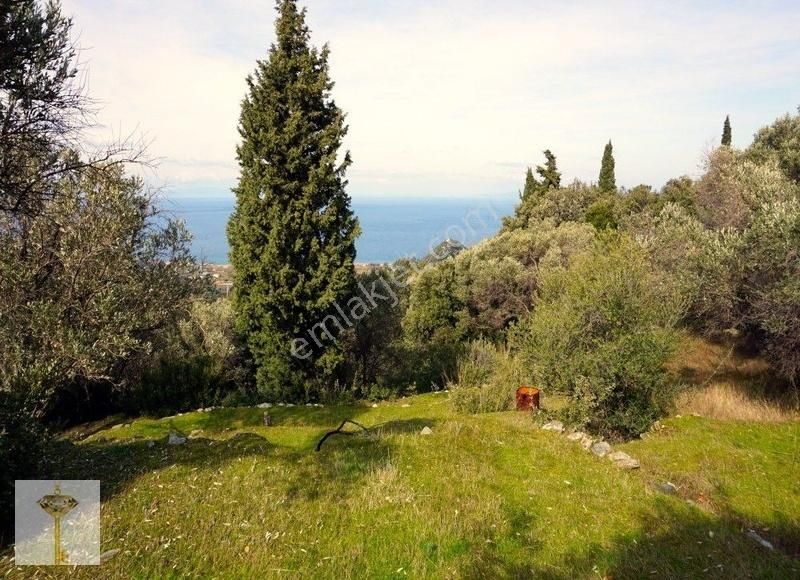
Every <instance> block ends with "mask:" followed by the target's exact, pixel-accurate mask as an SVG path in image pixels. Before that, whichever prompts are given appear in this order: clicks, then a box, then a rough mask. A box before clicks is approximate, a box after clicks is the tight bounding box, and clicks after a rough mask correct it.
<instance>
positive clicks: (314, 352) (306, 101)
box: [228, 0, 359, 399]
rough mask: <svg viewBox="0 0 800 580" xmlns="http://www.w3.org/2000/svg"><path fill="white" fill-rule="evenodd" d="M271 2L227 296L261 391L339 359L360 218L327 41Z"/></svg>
mask: <svg viewBox="0 0 800 580" xmlns="http://www.w3.org/2000/svg"><path fill="white" fill-rule="evenodd" d="M277 11H278V19H277V21H276V32H277V39H276V41H275V43H274V44H273V45H272V46H271V47H270V50H269V57H268V58H267V59H266V60H263V61H259V62H258V64H257V67H256V70H255V73H254V74H252V75H250V76H249V77H248V78H247V85H248V94H247V96H246V97H245V98H244V100H243V102H242V110H241V116H240V119H239V134H240V135H241V139H242V140H241V144H240V145H239V146H238V148H237V157H238V160H239V167H240V174H239V182H238V184H237V186H236V187H235V188H234V193H235V194H236V207H235V210H234V212H233V214H232V215H231V218H230V222H229V223H228V239H229V242H230V248H231V249H230V258H231V263H232V264H233V267H234V271H235V277H234V294H233V304H234V308H235V312H236V320H237V326H238V328H239V330H240V331H241V332H242V333H243V335H244V336H245V338H246V340H247V346H248V348H249V351H250V353H251V355H252V357H253V361H254V363H255V365H256V385H257V388H258V390H259V392H261V393H262V394H263V395H264V396H265V397H267V398H271V399H276V398H279V397H284V398H293V399H299V398H301V397H303V396H305V397H307V398H308V397H310V398H314V397H315V396H316V395H317V394H318V392H319V391H320V390H321V389H324V388H325V386H326V385H328V384H330V383H331V382H332V381H333V380H335V378H336V376H337V371H338V369H339V368H340V366H341V364H340V363H341V362H342V355H341V351H340V348H339V346H338V344H337V342H336V338H337V336H338V335H339V334H340V332H341V330H342V328H343V326H344V325H345V324H346V321H342V320H340V319H339V318H338V316H339V315H338V312H339V309H338V308H337V306H339V307H341V306H342V305H343V301H345V300H347V298H348V296H350V295H351V293H352V291H353V288H354V284H355V272H354V269H353V260H354V259H355V239H356V237H357V236H358V233H359V227H358V221H357V220H356V218H355V216H354V215H353V212H352V211H351V209H350V197H349V196H348V195H347V193H346V192H345V186H346V185H347V181H346V179H345V171H346V169H347V167H348V166H349V165H350V163H351V160H350V154H349V152H347V153H345V154H344V156H343V157H341V158H339V157H338V153H339V149H340V146H341V144H342V139H343V137H344V136H345V133H346V132H347V126H346V125H345V122H344V113H343V112H342V111H341V110H340V109H339V108H338V107H337V106H336V104H335V103H334V101H333V99H332V97H331V89H332V88H333V82H332V81H331V79H330V77H329V74H328V47H327V45H326V46H324V47H323V48H322V49H321V50H318V49H317V48H315V47H312V46H311V45H310V36H309V30H308V27H307V26H306V23H305V9H303V10H298V7H297V2H296V0H278V1H277ZM335 317H337V318H336V319H334V318H335ZM312 337H313V338H315V340H313V341H312ZM317 339H319V340H317Z"/></svg>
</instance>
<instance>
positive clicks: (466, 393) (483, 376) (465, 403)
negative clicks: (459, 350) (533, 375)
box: [449, 340, 524, 413]
mask: <svg viewBox="0 0 800 580" xmlns="http://www.w3.org/2000/svg"><path fill="white" fill-rule="evenodd" d="M523 382H524V380H523V373H522V369H521V367H520V365H519V363H518V361H517V359H516V358H515V357H514V356H513V355H512V354H511V353H510V352H509V350H508V349H507V348H505V347H498V346H496V345H494V344H492V343H491V342H488V341H485V340H476V341H474V342H472V343H470V345H469V349H468V350H467V352H466V353H465V354H464V356H463V357H461V358H460V359H459V361H458V365H457V375H456V382H455V383H451V384H450V385H449V386H450V389H451V398H452V401H453V406H454V407H455V408H456V409H457V410H459V411H464V412H467V413H491V412H495V411H507V410H509V409H511V408H512V406H513V403H514V392H515V391H516V388H517V387H518V386H519V385H520V384H521V383H523Z"/></svg>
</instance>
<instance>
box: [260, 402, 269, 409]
mask: <svg viewBox="0 0 800 580" xmlns="http://www.w3.org/2000/svg"><path fill="white" fill-rule="evenodd" d="M256 407H258V408H259V409H269V408H270V407H272V403H260V404H258V405H256Z"/></svg>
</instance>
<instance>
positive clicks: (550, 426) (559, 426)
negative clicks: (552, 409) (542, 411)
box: [542, 421, 564, 433]
mask: <svg viewBox="0 0 800 580" xmlns="http://www.w3.org/2000/svg"><path fill="white" fill-rule="evenodd" d="M542 429H544V430H545V431H555V432H556V433H563V432H564V423H562V422H561V421H548V422H547V423H545V424H544V425H542Z"/></svg>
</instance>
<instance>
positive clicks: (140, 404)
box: [124, 298, 254, 414]
mask: <svg viewBox="0 0 800 580" xmlns="http://www.w3.org/2000/svg"><path fill="white" fill-rule="evenodd" d="M156 346H157V347H158V348H157V353H156V354H155V356H154V357H152V358H151V359H150V360H149V361H148V362H147V364H146V365H145V368H144V369H143V371H142V373H141V375H142V378H141V380H140V381H139V382H138V383H137V384H135V385H133V386H132V387H131V389H130V391H129V393H128V395H127V397H126V399H125V401H124V408H125V410H127V411H129V412H134V413H153V414H169V413H174V412H177V411H186V410H187V409H196V408H198V407H204V406H210V405H217V404H220V403H225V402H226V401H228V402H230V401H236V402H237V403H244V402H246V401H248V400H251V399H252V400H254V392H253V391H254V389H253V385H252V370H251V369H250V367H249V360H248V357H247V355H246V352H245V348H244V345H243V344H242V343H241V340H240V338H239V337H238V336H237V334H236V332H235V329H234V319H233V310H232V308H231V303H230V300H229V299H227V298H220V299H217V300H196V301H194V302H193V303H192V304H191V307H190V308H189V312H188V315H187V316H186V318H184V319H183V320H181V321H180V322H179V323H178V324H177V325H175V326H173V327H170V328H168V329H166V330H165V331H164V332H162V333H161V334H160V335H159V336H158V337H157V342H156Z"/></svg>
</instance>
